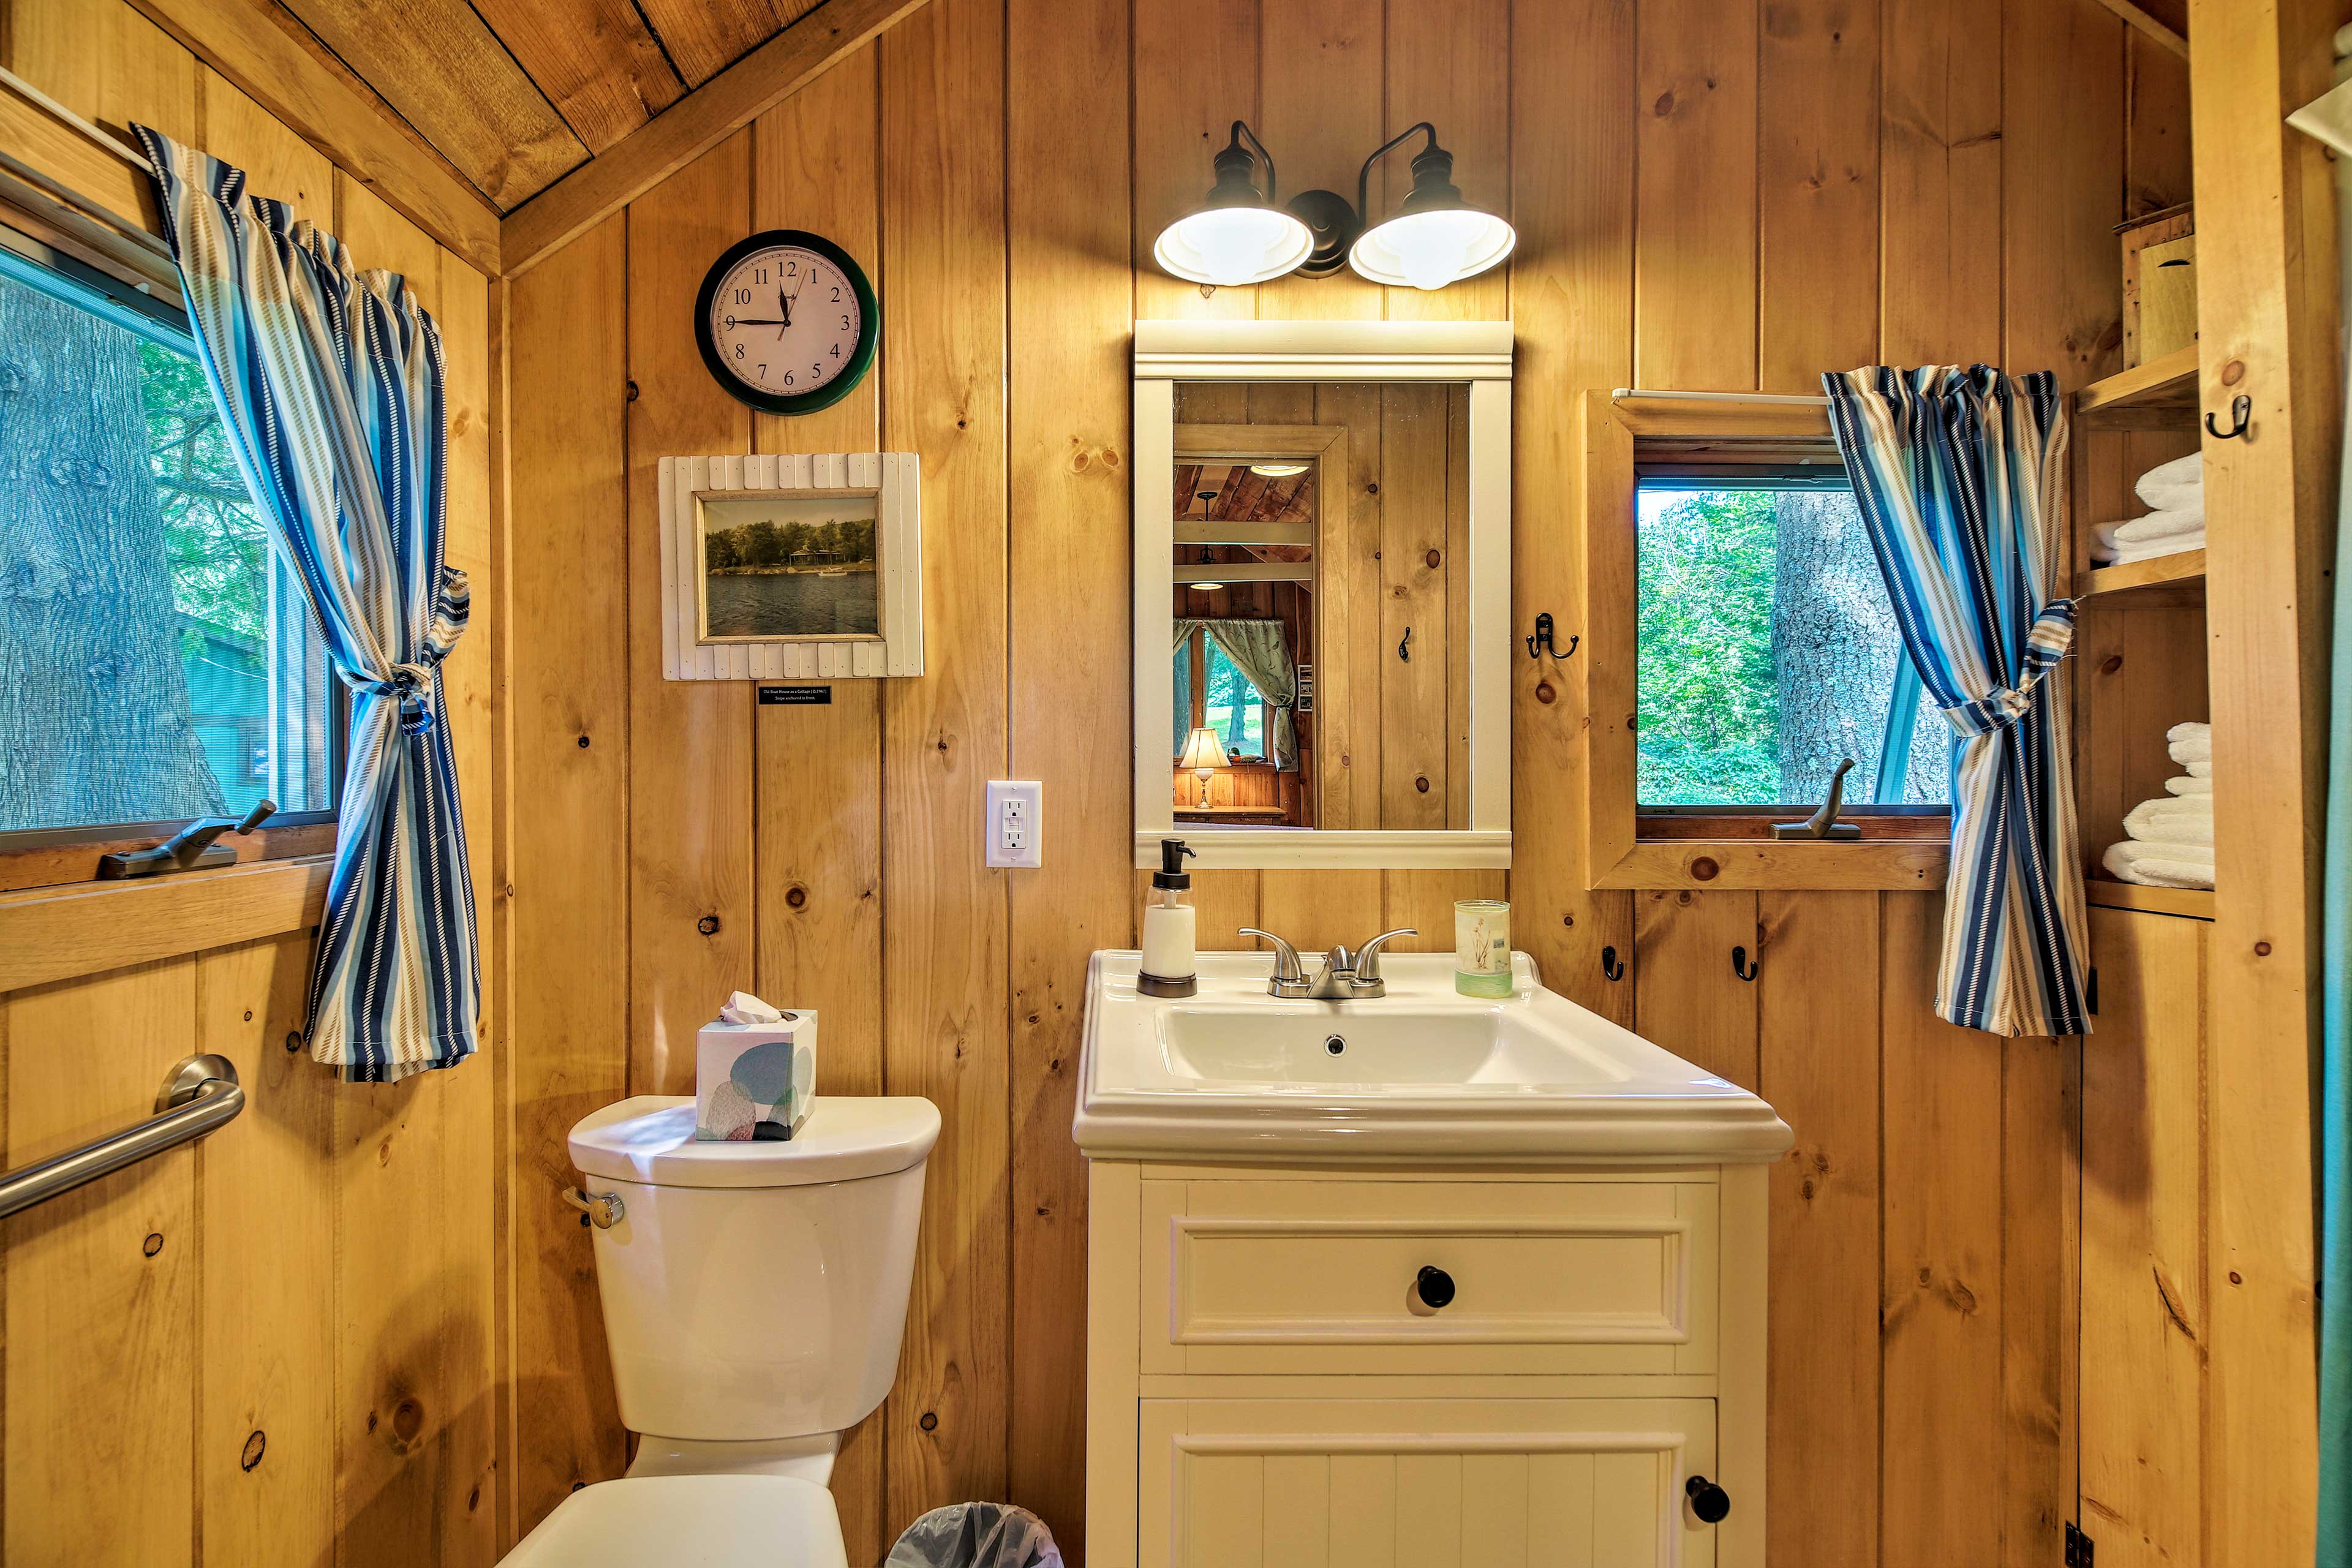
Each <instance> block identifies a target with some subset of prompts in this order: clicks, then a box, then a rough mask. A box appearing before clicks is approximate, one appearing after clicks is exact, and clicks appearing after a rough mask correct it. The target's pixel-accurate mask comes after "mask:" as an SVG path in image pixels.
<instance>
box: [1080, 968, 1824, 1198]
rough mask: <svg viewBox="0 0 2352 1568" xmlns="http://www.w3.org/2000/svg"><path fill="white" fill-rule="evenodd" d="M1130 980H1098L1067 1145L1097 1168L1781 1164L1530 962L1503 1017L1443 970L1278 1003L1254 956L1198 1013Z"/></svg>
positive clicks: (1692, 1074)
mask: <svg viewBox="0 0 2352 1568" xmlns="http://www.w3.org/2000/svg"><path fill="white" fill-rule="evenodd" d="M1312 962H1313V961H1312V960H1309V963H1312ZM1139 963H1140V955H1139V954H1138V953H1135V952H1097V953H1096V954H1095V955H1094V960H1093V962H1092V963H1091V964H1090V965H1089V966H1088V970H1087V1017H1086V1043H1085V1049H1084V1053H1083V1056H1082V1058H1081V1060H1080V1064H1079V1094H1078V1109H1077V1117H1076V1123H1075V1128H1074V1131H1075V1133H1076V1138H1077V1142H1078V1146H1079V1148H1080V1149H1082V1150H1083V1151H1085V1152H1086V1153H1087V1154H1088V1155H1089V1156H1091V1157H1094V1158H1097V1159H1118V1158H1145V1157H1162V1158H1164V1157H1166V1156H1168V1155H1171V1154H1176V1155H1181V1154H1186V1153H1192V1154H1202V1155H1210V1154H1217V1153H1226V1154H1232V1153H1246V1154H1252V1155H1255V1156H1257V1157H1261V1158H1283V1159H1293V1158H1295V1159H1306V1160H1375V1159H1385V1158H1388V1157H1391V1156H1394V1155H1404V1154H1444V1155H1449V1156H1454V1157H1456V1158H1463V1159H1469V1160H1475V1161H1480V1162H1488V1161H1491V1162H1496V1163H1538V1162H1540V1163H1554V1164H1556V1163H1621V1164H1622V1163H1671V1162H1691V1163H1702V1162H1703V1163H1721V1162H1725V1161H1758V1160H1770V1159H1774V1158H1777V1157H1778V1156H1780V1154H1782V1153H1785V1152H1787V1151H1788V1149H1789V1147H1790V1132H1789V1129H1788V1127H1787V1125H1786V1124H1785V1123H1783V1122H1782V1121H1780V1117H1779V1116H1777V1115H1776V1114H1774V1112H1773V1110H1772V1108H1771V1107H1770V1106H1769V1105H1767V1104H1765V1103H1764V1101H1763V1100H1759V1099H1758V1098H1757V1097H1756V1096H1755V1095H1753V1094H1750V1093H1748V1091H1747V1090H1746V1089H1741V1088H1739V1087H1738V1085H1736V1084H1732V1083H1728V1082H1727V1081H1725V1080H1724V1079H1719V1078H1717V1077H1715V1076H1714V1075H1713V1074H1711V1073H1706V1072H1703V1071H1701V1070H1700V1069H1699V1068H1696V1067H1693V1066H1692V1065H1691V1064H1690V1063H1688V1062H1686V1061H1684V1060H1683V1059H1682V1058H1679V1057H1676V1056H1674V1055H1672V1054H1671V1053H1669V1052H1667V1051H1665V1050H1663V1049H1661V1048H1660V1047H1657V1046H1655V1045H1654V1044H1652V1043H1651V1042H1650V1041H1648V1040H1645V1039H1643V1038H1642V1037H1640V1036H1639V1035H1636V1034H1634V1033H1633V1032H1632V1031H1631V1030H1629V1029H1625V1028H1622V1027H1621V1026H1618V1025H1616V1024H1613V1023H1611V1022H1610V1021H1609V1020H1608V1019H1606V1018H1603V1017H1601V1016H1600V1015H1598V1014H1596V1013H1593V1012H1591V1011H1589V1010H1587V1009H1586V1008H1583V1007H1580V1006H1578V1005H1576V1004H1575V1003H1573V1002H1570V1000H1568V998H1566V997H1564V996H1561V995H1559V994H1556V993H1553V992H1550V991H1548V990H1546V989H1544V987H1543V985H1542V984H1540V982H1539V980H1538V976H1537V973H1536V967H1535V963H1534V962H1533V961H1532V960H1530V959H1529V958H1528V956H1527V955H1526V954H1525V953H1515V954H1513V955H1512V972H1513V977H1514V980H1515V983H1516V984H1515V985H1514V987H1513V991H1512V994H1511V995H1510V996H1509V997H1507V998H1504V999H1490V998H1482V997H1469V996H1462V995H1458V994H1455V992H1454V959H1453V955H1452V954H1451V953H1392V954H1384V955H1383V957H1382V963H1381V968H1382V971H1383V973H1384V974H1385V976H1386V978H1387V982H1388V994H1387V995H1386V996H1383V997H1380V998H1377V999H1374V1000H1370V1001H1360V1002H1310V1001H1304V1000H1294V999H1286V998H1276V997H1273V996H1269V995H1267V994H1266V992H1265V982H1266V976H1267V975H1268V974H1269V973H1271V971H1272V967H1273V959H1272V957H1271V955H1268V954H1264V953H1254V952H1204V953H1202V954H1201V958H1200V989H1199V994H1196V995H1192V996H1188V997H1182V998H1177V999H1170V998H1161V997H1154V996H1146V995H1143V994H1140V993H1139V992H1138V991H1137V990H1136V986H1135V977H1136V971H1137V968H1138V965H1139Z"/></svg>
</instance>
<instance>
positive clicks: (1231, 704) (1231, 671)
mask: <svg viewBox="0 0 2352 1568" xmlns="http://www.w3.org/2000/svg"><path fill="white" fill-rule="evenodd" d="M1175 671H1176V734H1175V752H1177V753H1181V752H1182V751H1183V749H1184V738H1185V736H1186V735H1188V734H1190V733H1191V732H1192V730H1193V728H1194V727H1195V726H1205V727H1207V728H1208V729H1211V730H1214V731H1216V732H1217V736H1218V739H1219V740H1221V741H1223V742H1224V747H1225V752H1226V753H1227V754H1228V755H1230V754H1232V753H1233V752H1240V753H1241V754H1242V755H1243V756H1244V757H1245V758H1247V759H1248V760H1249V761H1251V762H1257V761H1259V760H1261V759H1263V758H1264V757H1265V721H1266V707H1265V697H1264V696H1263V695H1262V694H1261V693H1260V692H1259V691H1258V689H1257V688H1256V687H1255V686H1253V685H1251V684H1250V682H1249V678H1248V677H1247V676H1245V675H1244V674H1243V673H1242V672H1241V669H1240V667H1239V666H1237V665H1235V664H1234V661H1233V660H1232V659H1230V658H1226V657H1225V650H1224V649H1223V648H1221V647H1218V646H1217V640H1216V639H1215V638H1214V637H1210V636H1208V635H1207V634H1206V633H1205V632H1202V631H1201V630H1199V629H1197V628H1196V629H1195V630H1194V631H1193V633H1192V636H1190V637H1186V638H1185V639H1184V641H1183V642H1181V643H1180V644H1178V645H1177V647H1176V657H1175ZM1172 754H1175V753H1171V755H1172Z"/></svg>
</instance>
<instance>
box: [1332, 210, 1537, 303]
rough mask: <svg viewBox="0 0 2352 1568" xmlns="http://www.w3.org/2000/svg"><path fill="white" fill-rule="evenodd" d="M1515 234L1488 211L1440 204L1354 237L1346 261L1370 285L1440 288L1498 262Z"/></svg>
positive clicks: (1513, 239) (1507, 252)
mask: <svg viewBox="0 0 2352 1568" xmlns="http://www.w3.org/2000/svg"><path fill="white" fill-rule="evenodd" d="M1516 241H1517V235H1515V234H1514V233H1513V232H1512V230H1511V226H1510V225H1508V224H1507V223H1505V222H1504V221H1503V220H1502V219H1501V218H1498V217H1496V216H1494V215H1493V214H1491V213H1482V212H1478V211H1476V210H1475V209H1473V208H1470V207H1445V208H1441V209H1438V210H1436V211H1433V212H1419V213H1407V214H1405V215H1403V216H1401V217H1393V218H1391V219H1390V220H1389V221H1388V222H1386V223H1384V224H1382V225H1381V226H1379V227H1378V228H1375V229H1373V230H1372V231H1371V232H1370V233H1369V234H1366V235H1365V236H1364V237H1362V238H1361V239H1359V240H1358V241H1357V242H1356V245H1355V248H1354V249H1353V250H1352V251H1351V252H1350V253H1349V258H1348V259H1349V264H1350V265H1351V266H1353V267H1354V268H1355V269H1356V270H1357V271H1358V272H1360V273H1361V274H1363V276H1365V277H1366V278H1369V279H1371V280H1372V281H1373V282H1375V283H1388V284H1400V283H1402V284H1406V285H1410V286H1411V287H1412V288H1415V289H1443V288H1444V287H1445V286H1446V285H1447V284H1449V283H1458V282H1460V281H1461V280H1462V279H1465V278H1470V277H1475V275H1476V274H1478V273H1481V272H1484V271H1486V268H1489V267H1492V266H1494V265H1495V264H1496V262H1498V261H1500V260H1502V259H1503V258H1505V257H1506V256H1508V255H1509V254H1510V253H1511V247H1512V245H1513V244H1514V243H1515V242H1516Z"/></svg>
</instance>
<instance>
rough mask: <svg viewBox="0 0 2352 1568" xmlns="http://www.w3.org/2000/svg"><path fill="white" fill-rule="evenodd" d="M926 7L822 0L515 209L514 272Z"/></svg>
mask: <svg viewBox="0 0 2352 1568" xmlns="http://www.w3.org/2000/svg"><path fill="white" fill-rule="evenodd" d="M142 3H143V0H142ZM924 4H925V0H825V3H824V5H819V6H818V7H817V8H816V9H815V10H814V11H811V12H810V13H809V14H808V15H806V16H803V17H802V18H801V19H800V20H799V21H797V22H794V23H793V25H792V26H789V27H786V28H785V29H784V30H783V31H782V32H781V33H779V34H777V35H776V36H775V37H772V38H771V39H769V40H768V41H767V42H766V43H764V44H761V46H760V47H758V48H756V49H753V50H752V51H751V53H750V54H748V55H745V56H744V57H743V58H741V59H740V60H737V61H736V62H735V63H734V64H733V65H731V66H729V67H728V68H726V69H725V70H723V71H720V72H719V74H718V75H717V76H715V77H712V78H711V79H709V81H706V82H704V83H703V84H702V85H701V86H700V87H698V88H696V89H694V90H693V91H692V92H689V93H688V94H687V95H686V96H685V97H684V98H681V99H679V100H677V102H676V103H674V104H672V105H670V107H669V108H667V109H666V110H663V111H662V112H661V113H659V114H657V115H656V116H655V117H654V118H653V119H651V120H649V121H646V123H645V124H643V125H641V126H639V127H638V128H637V129H636V130H635V131H633V132H629V134H628V135H626V136H625V137H623V138H622V139H621V140H620V141H618V142H614V143H613V145H611V146H610V147H607V148H606V149H604V152H602V153H598V154H597V155H596V156H595V157H593V158H592V159H590V160H589V161H588V162H587V163H583V164H582V165H581V166H580V167H579V168H577V169H574V170H573V171H572V173H570V174H566V175H564V176H563V178H562V179H560V180H558V181H556V182H555V184H552V185H550V186H549V187H548V188H547V189H546V190H544V191H541V193H540V194H539V195H535V196H533V197H531V199H530V200H529V201H527V202H525V203H524V204H523V205H520V206H519V207H517V208H516V209H515V210H514V211H513V212H511V213H509V214H508V215H507V217H506V221H505V222H504V223H502V224H501V225H499V254H500V256H501V258H503V260H504V262H505V265H506V271H507V276H508V277H509V278H512V277H517V276H520V274H521V273H523V272H525V271H527V270H529V269H530V268H532V267H534V266H536V265H538V264H539V263H540V262H541V261H543V260H545V259H546V258H548V257H549V256H551V255H552V254H554V253H555V252H556V251H557V250H559V249H561V248H562V247H563V246H565V245H567V244H569V243H570V242H571V241H572V240H573V239H575V238H577V237H580V236H581V235H583V234H584V233H586V232H587V231H588V230H589V229H591V228H593V227H594V226H596V225H597V224H599V223H602V222H603V221H604V219H605V218H607V217H610V216H612V215H613V214H614V213H616V212H618V211H620V210H621V208H623V207H625V206H626V205H628V204H629V203H630V202H632V201H634V200H635V199H636V198H637V197H638V196H640V195H644V194H645V193H646V191H649V190H651V189H652V188H653V187H654V186H655V185H656V184H660V183H661V182H662V181H663V180H666V179H667V178H668V177H669V176H670V175H671V174H676V173H677V171H678V170H680V169H682V168H684V167H685V166H686V165H687V164H688V163H692V162H693V161H694V160H695V159H697V158H699V157H700V156H702V154H703V153H708V152H709V151H710V149H711V148H713V147H716V146H717V145H719V142H723V141H725V140H726V139H727V138H728V137H729V136H730V135H732V134H733V133H734V132H737V131H739V130H740V129H741V128H742V127H744V126H746V125H749V124H750V123H751V121H753V120H755V119H757V118H759V116H760V115H761V114H762V113H764V112H765V111H767V110H770V109H772V108H773V107H774V106H775V105H777V104H779V103H781V102H782V101H783V100H785V99H787V98H790V97H791V96H792V95H793V93H795V92H797V91H799V90H800V89H802V88H803V87H805V86H807V85H808V84H809V83H810V82H812V81H814V80H815V79H817V78H818V77H820V76H822V75H824V73H825V72H826V71H827V70H828V69H830V68H832V67H833V66H834V65H835V64H836V63H837V62H839V61H840V60H841V59H842V58H843V57H844V56H846V55H849V54H852V53H854V52H855V51H856V50H857V49H860V48H862V47H865V46H866V44H867V43H868V42H869V41H871V40H872V39H873V38H874V37H877V35H879V34H880V33H882V32H883V31H884V30H885V29H887V28H888V27H889V26H891V25H892V24H894V23H896V22H898V20H899V19H901V18H902V17H904V16H908V15H909V14H911V13H912V12H914V11H916V10H918V9H919V8H920V7H921V6H922V5H924Z"/></svg>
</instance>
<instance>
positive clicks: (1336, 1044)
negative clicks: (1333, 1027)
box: [1323, 1035, 1348, 1057]
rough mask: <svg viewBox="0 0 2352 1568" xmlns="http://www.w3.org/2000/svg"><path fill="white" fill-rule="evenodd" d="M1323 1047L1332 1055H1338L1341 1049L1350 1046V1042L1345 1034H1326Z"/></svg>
mask: <svg viewBox="0 0 2352 1568" xmlns="http://www.w3.org/2000/svg"><path fill="white" fill-rule="evenodd" d="M1323 1048H1324V1050H1325V1051H1327V1052H1328V1053H1329V1054H1330V1055H1332V1056H1335V1057H1336V1056H1338V1055H1339V1053H1340V1052H1341V1051H1344V1050H1346V1049H1347V1048H1348V1042H1347V1039H1346V1037H1343V1036H1339V1035H1327V1036H1325V1037H1324V1038H1323Z"/></svg>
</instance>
